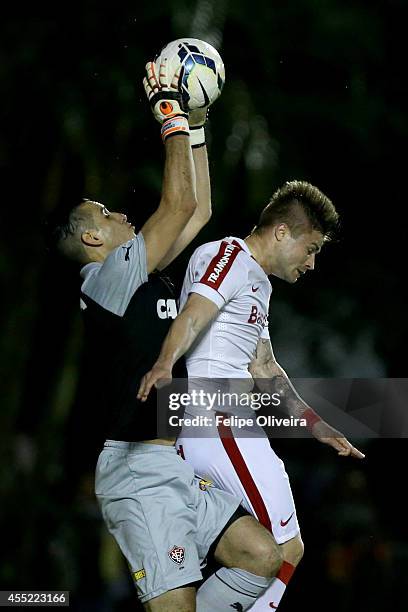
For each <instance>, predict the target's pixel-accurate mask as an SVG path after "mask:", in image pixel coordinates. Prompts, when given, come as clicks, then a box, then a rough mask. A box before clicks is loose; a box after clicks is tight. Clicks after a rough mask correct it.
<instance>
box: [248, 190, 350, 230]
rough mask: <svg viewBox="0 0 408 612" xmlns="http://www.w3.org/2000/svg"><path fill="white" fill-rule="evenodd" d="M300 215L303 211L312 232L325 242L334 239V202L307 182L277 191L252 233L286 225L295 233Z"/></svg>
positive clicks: (335, 225) (335, 223)
mask: <svg viewBox="0 0 408 612" xmlns="http://www.w3.org/2000/svg"><path fill="white" fill-rule="evenodd" d="M300 211H303V213H304V214H305V216H306V218H307V220H308V221H309V222H310V225H311V227H312V229H315V230H317V231H319V232H321V233H322V234H323V236H324V237H325V239H326V240H333V239H334V238H335V237H336V235H337V232H338V229H339V214H338V212H337V211H336V209H335V207H334V205H333V202H332V201H331V200H330V199H329V198H328V197H327V196H326V195H325V194H324V193H322V192H321V191H320V189H318V188H317V187H315V186H314V185H311V184H310V183H307V182H306V181H289V182H287V183H285V184H284V185H283V186H282V187H280V189H277V190H276V191H275V193H274V194H273V195H272V197H271V199H270V201H269V203H268V204H267V206H265V208H264V209H263V211H262V212H261V215H260V217H259V221H258V224H257V226H256V227H255V231H260V230H261V231H262V229H263V228H265V227H270V226H273V225H277V224H278V223H286V224H287V225H288V227H289V228H290V230H291V231H294V230H296V229H297V226H298V225H299V220H300V215H299V212H300ZM303 225H304V224H303Z"/></svg>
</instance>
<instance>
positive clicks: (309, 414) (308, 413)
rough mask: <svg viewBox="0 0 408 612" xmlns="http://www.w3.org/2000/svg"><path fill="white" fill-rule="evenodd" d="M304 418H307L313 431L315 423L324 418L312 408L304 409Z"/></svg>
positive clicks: (308, 424)
mask: <svg viewBox="0 0 408 612" xmlns="http://www.w3.org/2000/svg"><path fill="white" fill-rule="evenodd" d="M302 419H306V423H307V428H308V430H309V431H312V429H313V425H314V424H315V423H318V422H319V421H321V420H322V419H321V418H320V417H319V415H318V414H316V412H315V411H314V410H312V409H311V408H307V410H305V411H304V413H303V414H302Z"/></svg>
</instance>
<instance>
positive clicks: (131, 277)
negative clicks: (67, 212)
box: [82, 233, 148, 316]
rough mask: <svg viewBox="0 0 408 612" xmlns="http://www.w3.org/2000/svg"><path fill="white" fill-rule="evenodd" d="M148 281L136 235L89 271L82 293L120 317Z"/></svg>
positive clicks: (140, 242) (143, 251) (142, 247)
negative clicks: (135, 294)
mask: <svg viewBox="0 0 408 612" xmlns="http://www.w3.org/2000/svg"><path fill="white" fill-rule="evenodd" d="M147 279H148V275H147V262H146V246H145V242H144V239H143V235H142V234H141V233H139V234H137V236H135V238H132V240H129V241H128V242H126V243H125V244H122V245H120V246H119V247H117V248H116V249H114V250H113V251H112V252H111V253H109V255H108V257H107V258H106V259H105V261H104V262H103V264H102V265H97V266H95V265H94V266H93V267H92V268H91V271H90V273H89V274H88V276H87V277H86V278H85V281H84V283H83V285H82V293H84V294H85V295H86V296H88V297H90V298H91V299H92V300H93V301H94V302H97V303H98V304H99V305H100V306H102V307H103V308H105V309H106V310H109V311H110V312H113V313H114V314H117V315H119V316H123V315H124V314H125V312H126V309H127V307H128V305H129V302H130V300H131V299H132V297H133V295H134V293H135V292H136V291H137V289H138V288H139V287H140V286H141V285H143V283H146V282H147Z"/></svg>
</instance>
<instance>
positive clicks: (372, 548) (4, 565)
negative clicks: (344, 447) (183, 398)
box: [0, 0, 408, 612]
mask: <svg viewBox="0 0 408 612" xmlns="http://www.w3.org/2000/svg"><path fill="white" fill-rule="evenodd" d="M405 23H406V3H405V2H403V1H402V0H389V1H388V2H363V1H362V0H354V1H353V2H348V1H346V0H324V1H323V0H320V1H319V2H318V1H316V0H298V1H297V2H293V3H290V2H289V3H288V2H283V1H282V0H276V1H275V0H274V1H271V0H252V1H251V2H245V1H243V0H234V1H232V0H229V1H228V0H195V1H193V0H190V1H188V0H179V1H175V0H167V1H162V2H160V3H159V2H156V3H152V2H149V3H148V2H143V3H136V2H128V1H124V2H120V3H103V2H102V3H94V2H90V1H85V2H82V3H80V4H79V3H76V2H75V1H73V2H70V3H55V4H54V5H48V6H45V5H41V3H39V4H38V3H31V4H29V5H28V6H25V5H24V4H20V3H19V4H17V3H16V4H15V6H14V7H13V6H9V7H8V11H7V14H6V13H5V12H3V15H2V21H1V26H0V28H1V31H0V39H1V46H2V57H1V61H0V75H1V81H2V84H3V86H4V87H3V93H2V96H1V118H2V126H3V128H2V136H1V141H0V167H1V186H2V193H3V198H2V200H3V201H2V211H1V219H2V228H3V229H2V240H1V247H0V248H1V251H0V273H1V280H2V284H3V291H2V300H1V302H0V308H1V314H2V321H3V323H4V324H3V328H2V335H1V351H0V360H1V384H2V388H1V402H2V407H1V430H0V432H1V433H0V435H1V444H0V453H1V456H0V459H1V468H0V470H1V472H0V494H1V502H0V514H1V518H2V541H1V565H0V587H1V589H9V588H10V589H11V588H13V589H41V588H43V589H65V590H70V591H71V600H72V605H71V608H72V609H75V610H80V611H82V610H85V611H88V610H90V611H93V610H95V612H117V611H127V610H135V609H137V604H136V603H135V593H134V591H133V587H132V585H131V584H130V580H129V578H128V574H127V568H126V566H125V564H124V562H123V561H122V560H121V557H120V555H119V553H118V551H117V549H116V545H115V544H114V543H113V542H112V541H111V539H110V536H108V535H107V533H106V532H105V529H104V527H103V525H102V524H101V519H100V516H99V513H98V508H97V506H96V503H95V500H94V497H93V469H94V463H95V456H96V454H97V450H96V449H95V448H94V446H93V444H92V427H93V424H94V422H95V419H97V418H98V406H97V405H92V403H91V402H89V401H87V402H86V403H84V402H81V398H83V397H85V395H88V396H89V388H91V389H92V386H93V385H98V384H100V381H97V380H93V381H83V380H82V379H81V376H80V372H81V367H80V366H81V336H82V327H81V319H80V314H79V308H78V305H79V303H78V302H79V299H78V288H79V279H78V276H77V274H76V272H72V270H70V268H69V267H66V266H65V265H64V264H63V263H62V262H60V261H56V260H53V259H52V258H50V257H47V254H46V252H45V250H44V244H43V239H42V230H41V226H42V221H43V219H44V218H45V217H46V216H47V215H48V214H49V213H51V212H53V211H55V210H56V209H60V208H62V207H65V206H67V205H72V204H73V203H75V202H77V201H79V199H80V198H81V197H83V196H86V197H89V198H92V199H96V200H99V201H102V202H104V203H105V204H106V205H107V206H108V207H109V208H111V209H112V210H121V211H125V212H126V213H127V214H128V216H129V218H130V219H131V220H132V221H133V223H136V225H138V226H140V225H141V224H142V223H143V221H144V220H145V219H146V218H147V217H148V216H149V215H150V214H151V212H152V211H153V210H154V208H155V207H156V206H157V204H158V201H159V198H160V185H161V173H162V167H163V150H162V145H161V141H160V136H159V127H158V125H157V124H156V123H155V121H154V120H153V117H152V116H151V112H150V109H149V107H148V105H147V103H146V100H145V97H144V92H143V88H142V85H141V80H142V78H143V73H144V65H145V63H146V61H147V60H148V59H151V58H152V56H153V55H154V54H155V53H156V52H157V51H158V50H159V49H160V48H161V47H162V46H163V45H164V44H165V43H167V42H169V41H170V40H172V39H174V38H179V37H182V36H193V37H197V38H203V39H205V40H207V41H208V42H210V43H212V44H213V45H214V46H216V47H217V48H218V49H219V50H220V52H221V54H222V57H223V59H224V62H225V65H226V74H227V80H226V86H225V89H224V92H223V95H222V97H221V98H220V100H219V101H217V103H216V104H215V105H214V107H213V108H212V109H211V113H210V123H209V126H208V143H209V154H210V160H211V176H212V184H213V207H214V213H213V217H212V220H211V221H210V223H209V224H208V226H207V227H206V228H205V229H204V230H203V231H202V233H201V234H200V235H199V236H198V238H197V239H196V241H195V243H194V244H193V245H192V246H191V247H190V248H189V249H187V251H186V252H185V253H184V254H183V255H182V256H180V258H179V260H178V261H177V262H176V263H175V264H174V265H173V266H172V267H171V270H170V272H171V274H172V275H173V277H174V279H175V280H176V282H180V281H181V279H182V276H183V272H184V268H185V266H186V262H187V260H188V257H189V254H190V253H191V252H192V250H193V248H194V246H197V245H198V244H200V243H201V242H204V241H206V240H209V239H216V238H221V237H223V236H225V235H231V234H236V235H240V236H245V235H246V234H247V233H248V232H249V231H250V229H251V228H252V226H253V225H254V223H255V221H256V219H257V216H258V214H259V211H260V210H261V208H262V207H263V205H264V204H265V203H266V202H267V200H268V198H269V197H270V195H271V194H272V192H273V191H274V190H275V189H276V188H277V187H278V186H280V185H281V184H282V183H283V182H284V181H286V180H290V179H294V178H297V179H304V180H308V181H310V182H312V183H314V184H316V185H317V186H318V187H320V188H321V189H322V190H323V191H325V192H326V193H327V194H328V195H329V196H330V197H331V198H332V199H333V201H334V202H335V204H336V205H337V207H338V209H339V211H340V212H341V215H342V223H343V231H342V240H341V242H339V243H338V244H336V245H331V246H328V247H325V249H324V251H323V253H322V254H321V255H320V256H319V257H318V261H317V266H316V269H315V272H314V274H312V275H310V276H309V275H308V277H307V278H306V279H305V280H304V281H301V282H299V283H296V285H294V286H292V285H291V286H289V285H285V284H284V283H282V282H280V281H274V293H273V297H272V305H271V317H270V326H271V336H272V341H273V344H274V348H275V353H276V355H277V357H278V360H279V361H280V363H281V364H282V365H283V366H284V367H285V368H286V370H287V371H288V373H289V374H290V375H291V376H299V377H309V376H320V377H326V376H327V377H360V378H364V377H404V376H406V351H405V347H406V342H405V338H404V336H405V335H406V331H407V317H406V306H405V304H404V302H403V299H402V295H401V294H402V287H403V283H404V282H405V261H404V259H405V250H406V238H407V232H406V227H407V225H406V213H405V206H406V199H407V190H406V189H405V187H404V185H405V180H406V179H405V177H406V167H405V165H406V162H404V159H406V151H405V149H406V141H407V136H408V127H407V121H406V97H405V89H406V76H405V77H404V74H406V69H405V59H404V58H405V56H406V53H405V39H406V28H405ZM95 359H97V360H98V361H99V362H100V368H101V375H102V376H105V375H107V376H108V375H109V355H108V354H105V353H104V343H103V338H101V341H100V344H99V346H96V347H95ZM86 392H87V393H86ZM356 444H358V445H359V446H360V447H361V448H362V449H363V450H364V451H365V452H366V453H367V458H366V460H365V461H364V462H353V461H351V460H345V459H341V458H338V457H337V456H336V455H335V453H334V452H333V451H331V450H330V449H328V448H325V447H323V446H321V445H320V444H319V443H317V442H316V441H314V440H297V441H290V440H279V441H276V445H275V444H274V447H275V448H276V449H277V451H278V452H279V454H280V455H281V456H282V458H283V459H284V461H285V463H286V466H287V469H288V472H289V474H290V475H291V480H292V485H293V490H294V494H295V499H296V501H297V508H298V515H299V519H300V522H301V525H302V533H303V537H304V540H305V546H306V553H305V557H304V559H303V561H302V563H301V566H300V567H299V569H298V571H297V572H296V574H295V577H294V579H293V581H292V583H291V585H290V588H289V589H288V592H287V594H286V595H285V598H284V600H283V602H282V604H281V606H280V608H279V610H281V611H282V612H289V611H295V610H300V609H305V606H307V607H310V608H311V609H313V610H315V611H316V612H317V611H323V610H324V611H327V610H331V611H332V612H344V611H349V610H350V611H351V610H359V611H360V612H366V611H367V612H376V611H377V610H383V609H384V607H385V606H387V608H388V609H392V610H393V611H394V612H400V611H403V610H404V611H405V610H407V609H408V596H407V590H406V588H405V581H406V578H405V577H406V575H407V572H408V543H407V535H408V534H407V525H406V512H407V508H406V506H404V505H403V504H404V502H403V501H402V500H403V491H402V489H403V488H404V481H405V480H406V476H404V474H405V472H406V459H405V455H406V450H407V446H406V441H405V440H403V439H399V440H398V439H395V440H370V441H367V440H365V441H364V440H361V441H356Z"/></svg>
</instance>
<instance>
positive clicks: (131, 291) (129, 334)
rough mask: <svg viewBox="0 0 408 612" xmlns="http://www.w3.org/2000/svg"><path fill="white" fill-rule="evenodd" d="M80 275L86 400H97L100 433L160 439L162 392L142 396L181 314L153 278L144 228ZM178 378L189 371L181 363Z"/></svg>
mask: <svg viewBox="0 0 408 612" xmlns="http://www.w3.org/2000/svg"><path fill="white" fill-rule="evenodd" d="M81 277H82V279H83V283H82V287H81V308H82V312H83V316H84V322H85V348H84V350H85V376H86V381H87V388H88V390H89V391H90V392H88V393H87V403H91V404H92V405H91V406H88V409H91V410H92V411H93V414H94V415H95V432H96V434H97V436H98V438H100V439H102V438H108V439H111V440H126V441H138V440H150V439H153V438H156V437H157V425H156V415H157V412H156V411H157V406H156V391H155V390H153V393H151V396H149V399H148V401H147V402H145V403H142V402H140V401H139V400H137V399H136V395H137V391H138V388H139V383H140V380H141V378H142V376H143V375H144V374H146V372H148V371H149V370H150V368H151V367H152V365H153V364H154V362H155V361H156V359H157V357H158V355H159V353H160V349H161V345H162V342H163V340H164V338H165V336H166V334H167V332H168V330H169V327H170V325H171V323H172V321H173V319H174V318H175V317H176V315H177V305H176V298H175V294H174V290H173V286H172V284H171V283H170V282H169V280H168V279H167V278H166V277H165V276H164V275H161V274H160V273H154V274H150V275H149V276H147V271H146V249H145V244H144V240H143V236H142V234H140V233H139V234H138V235H137V236H136V237H135V238H133V239H132V240H130V241H129V242H127V243H126V244H123V245H121V246H120V247H118V248H117V249H115V250H114V251H112V252H111V253H110V254H109V256H108V257H107V258H106V260H105V261H104V262H103V264H100V263H90V264H87V265H86V266H84V267H83V268H82V270H81ZM173 376H174V377H175V378H185V377H186V376H187V374H186V370H185V366H184V363H183V362H180V363H179V364H178V365H176V367H175V369H174V372H173Z"/></svg>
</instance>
